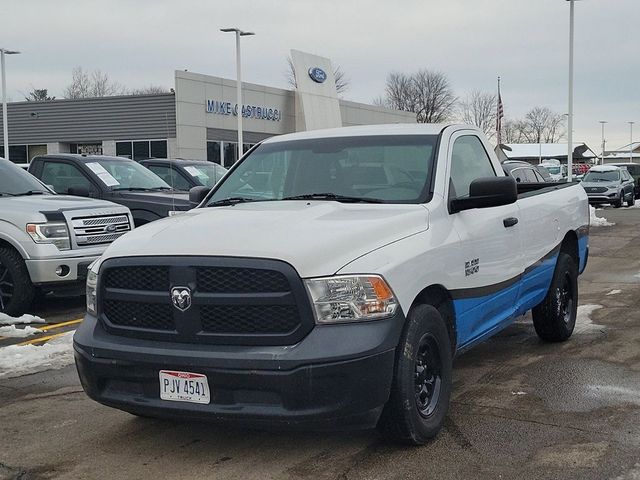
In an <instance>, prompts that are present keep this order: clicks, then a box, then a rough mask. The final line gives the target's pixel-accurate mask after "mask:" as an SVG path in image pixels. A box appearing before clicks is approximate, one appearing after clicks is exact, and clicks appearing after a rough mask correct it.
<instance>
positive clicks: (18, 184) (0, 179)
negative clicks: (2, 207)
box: [0, 158, 51, 197]
mask: <svg viewBox="0 0 640 480" xmlns="http://www.w3.org/2000/svg"><path fill="white" fill-rule="evenodd" d="M50 193H51V192H50V191H49V190H48V189H47V188H46V187H45V186H44V185H42V184H41V183H40V182H39V181H38V180H37V179H36V178H35V177H34V176H33V175H31V174H30V173H27V172H25V171H24V170H23V169H22V168H20V167H18V166H17V165H14V164H13V163H11V162H10V161H9V160H4V159H1V158H0V197H3V196H9V197H11V196H16V195H34V194H40V195H41V194H50Z"/></svg>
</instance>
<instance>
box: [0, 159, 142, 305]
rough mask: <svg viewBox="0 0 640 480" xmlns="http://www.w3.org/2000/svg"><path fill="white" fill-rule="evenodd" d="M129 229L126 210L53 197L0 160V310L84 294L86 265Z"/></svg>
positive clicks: (44, 187) (92, 202) (87, 201)
mask: <svg viewBox="0 0 640 480" xmlns="http://www.w3.org/2000/svg"><path fill="white" fill-rule="evenodd" d="M131 229H133V220H132V218H131V213H130V212H129V209H128V208H127V207H123V206H121V205H117V204H115V203H111V202H105V201H102V200H92V199H88V198H80V197H71V196H66V195H56V194H55V193H54V192H53V191H52V190H50V189H49V188H47V187H46V186H45V185H44V184H42V183H41V182H40V181H39V180H37V179H36V178H35V177H33V176H32V175H31V174H29V173H27V172H25V171H24V170H23V169H21V168H20V167H18V166H16V165H14V164H13V163H11V162H9V161H7V160H4V159H2V158H0V312H2V313H6V314H8V315H20V314H22V313H24V312H25V311H26V309H28V308H29V306H30V305H31V302H32V301H33V298H34V296H35V294H36V292H41V293H43V294H54V295H76V294H82V293H83V292H84V285H85V281H86V276H87V267H88V266H89V265H90V264H91V263H92V262H93V261H94V260H95V259H96V258H98V257H99V256H100V255H101V254H102V252H103V251H104V250H105V248H106V247H107V246H108V245H109V244H110V243H111V242H113V241H114V240H115V239H116V238H118V237H120V236H122V235H123V234H125V233H126V232H128V231H130V230H131Z"/></svg>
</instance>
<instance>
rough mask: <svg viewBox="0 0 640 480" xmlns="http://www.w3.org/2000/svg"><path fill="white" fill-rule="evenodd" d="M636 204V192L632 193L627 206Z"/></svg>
mask: <svg viewBox="0 0 640 480" xmlns="http://www.w3.org/2000/svg"><path fill="white" fill-rule="evenodd" d="M635 204H636V196H635V193H632V194H631V196H630V197H629V201H627V207H633V206H634V205H635Z"/></svg>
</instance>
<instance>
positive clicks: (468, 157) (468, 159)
mask: <svg viewBox="0 0 640 480" xmlns="http://www.w3.org/2000/svg"><path fill="white" fill-rule="evenodd" d="M495 176H496V172H495V170H494V169H493V165H491V160H490V159H489V156H488V155H487V152H486V151H485V149H484V147H483V146H482V142H481V141H480V139H479V138H478V137H476V136H475V135H464V136H462V137H458V138H457V139H456V140H455V142H454V144H453V149H452V154H451V188H452V190H453V191H450V192H449V195H450V197H451V198H462V197H467V196H469V185H471V182H473V181H474V180H475V179H477V178H482V177H495Z"/></svg>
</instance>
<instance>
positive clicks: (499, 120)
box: [496, 76, 502, 145]
mask: <svg viewBox="0 0 640 480" xmlns="http://www.w3.org/2000/svg"><path fill="white" fill-rule="evenodd" d="M501 104H502V97H501V96H500V76H498V103H497V106H496V108H497V109H498V111H497V112H496V133H497V140H498V145H501V144H502V116H501V112H500V106H501Z"/></svg>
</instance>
